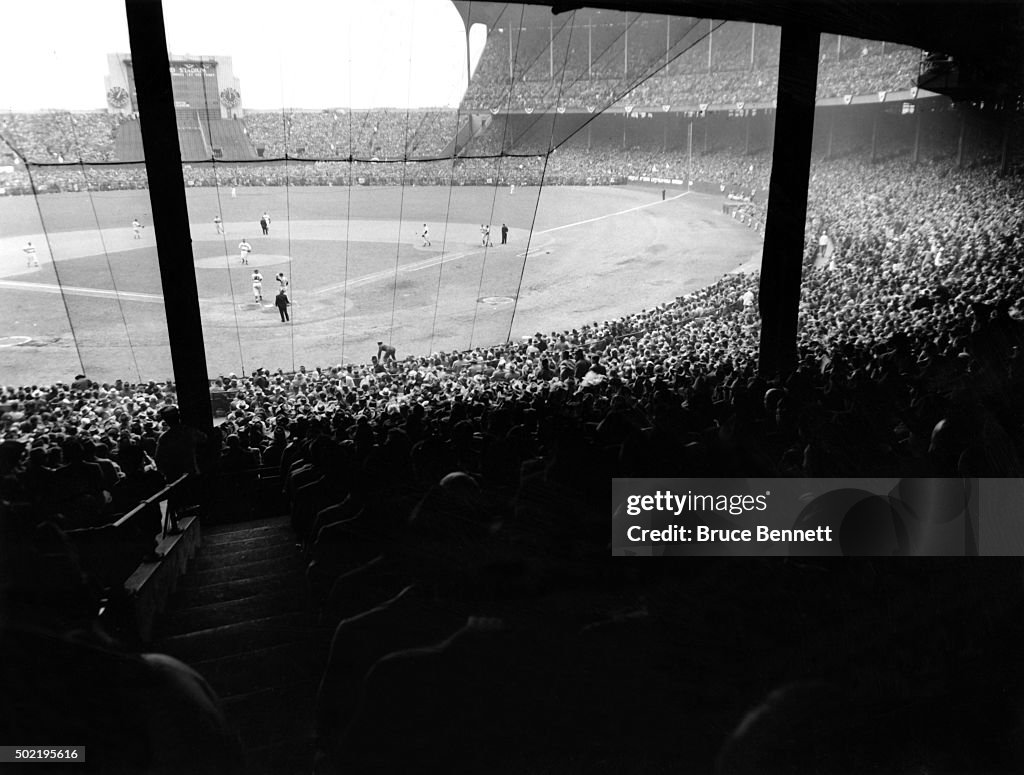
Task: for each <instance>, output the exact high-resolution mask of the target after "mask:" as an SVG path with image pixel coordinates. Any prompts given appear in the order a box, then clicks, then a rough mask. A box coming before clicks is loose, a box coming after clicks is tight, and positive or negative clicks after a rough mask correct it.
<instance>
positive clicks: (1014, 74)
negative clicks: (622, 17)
mask: <svg viewBox="0 0 1024 775" xmlns="http://www.w3.org/2000/svg"><path fill="white" fill-rule="evenodd" d="M453 2H454V4H455V7H456V8H457V9H458V11H459V13H460V14H461V15H462V18H463V20H464V21H465V22H466V23H467V27H468V26H469V25H470V24H474V23H477V22H482V23H484V24H488V25H490V23H491V22H493V21H495V20H497V19H498V18H499V16H500V15H501V14H502V12H503V11H506V12H507V9H508V4H507V3H486V2H485V3H480V2H466V1H465V0H453ZM524 4H525V5H530V6H534V7H536V16H534V14H532V13H530V14H528V16H527V19H528V21H529V22H530V23H539V22H541V21H543V22H544V23H546V22H547V20H548V19H549V18H550V12H551V11H550V10H549V9H554V11H555V12H556V13H562V12H566V11H571V10H576V9H579V8H584V7H586V8H597V9H617V10H628V11H635V12H646V13H656V14H672V15H676V16H688V17H697V18H710V19H729V20H735V21H748V22H757V23H761V24H773V25H778V26H782V25H783V24H785V23H787V22H788V23H793V22H804V23H806V24H808V25H809V26H811V27H812V28H815V29H818V30H821V31H822V32H829V33H835V34H839V35H849V36H851V37H855V38H866V39H869V40H886V41H891V42H893V43H903V44H906V45H911V46H915V47H917V48H921V49H924V50H925V51H937V52H942V53H944V54H950V55H953V56H956V57H957V58H959V59H961V60H962V61H964V62H970V63H972V64H974V65H975V66H977V67H980V68H982V69H984V70H985V71H986V72H987V75H988V77H991V78H995V79H997V80H1000V81H1004V82H1012V83H1015V84H1018V85H1021V84H1024V57H1022V56H1021V51H1022V47H1024V46H1022V43H1024V3H1021V2H1020V0H952V1H951V2H935V1H934V0H771V1H770V2H766V0H639V1H638V0H587V1H586V2H582V1H581V0H560V1H559V2H545V1H544V0H525V3H524Z"/></svg>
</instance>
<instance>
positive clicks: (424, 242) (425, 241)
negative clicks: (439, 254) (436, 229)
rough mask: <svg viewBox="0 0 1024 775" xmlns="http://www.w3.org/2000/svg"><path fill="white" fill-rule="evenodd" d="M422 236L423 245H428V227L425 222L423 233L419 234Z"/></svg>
mask: <svg viewBox="0 0 1024 775" xmlns="http://www.w3.org/2000/svg"><path fill="white" fill-rule="evenodd" d="M420 236H421V237H423V247H428V246H429V245H430V229H428V228H427V224H423V233H422V234H420Z"/></svg>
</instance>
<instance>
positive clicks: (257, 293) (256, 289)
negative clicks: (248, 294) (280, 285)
mask: <svg viewBox="0 0 1024 775" xmlns="http://www.w3.org/2000/svg"><path fill="white" fill-rule="evenodd" d="M252 300H253V301H263V275H261V274H260V270H259V269H257V270H256V271H255V272H253V273H252Z"/></svg>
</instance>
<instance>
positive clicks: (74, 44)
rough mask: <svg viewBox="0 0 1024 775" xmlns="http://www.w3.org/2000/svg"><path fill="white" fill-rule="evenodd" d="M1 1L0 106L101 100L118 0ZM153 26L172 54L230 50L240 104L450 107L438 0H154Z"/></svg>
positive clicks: (475, 37)
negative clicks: (157, 24) (159, 25)
mask: <svg viewBox="0 0 1024 775" xmlns="http://www.w3.org/2000/svg"><path fill="white" fill-rule="evenodd" d="M7 6H8V7H6V8H5V9H4V14H3V16H4V26H5V28H7V29H8V30H11V31H16V33H15V34H11V35H8V36H6V37H5V40H4V44H3V45H2V46H0V72H2V73H4V77H3V78H2V79H0V111H8V110H14V111H29V110H45V109H51V108H60V109H64V110H90V109H96V108H103V107H105V106H106V99H105V96H104V94H105V93H104V86H103V77H104V75H106V74H107V59H106V56H107V54H111V53H127V52H129V50H130V46H129V44H128V26H127V23H126V21H125V10H124V0H34V2H20V1H17V2H10V3H7ZM164 24H165V27H166V30H167V44H168V48H169V49H170V50H171V52H172V53H173V54H175V55H182V54H194V55H197V56H198V55H206V56H212V55H220V56H230V57H231V58H232V64H233V68H234V74H235V76H236V77H237V78H238V79H239V80H240V86H241V88H240V91H241V93H242V104H243V107H245V108H247V109H259V108H266V109H279V108H282V107H289V108H325V107H354V108H371V107H396V108H405V107H441V106H446V105H452V106H454V105H457V104H458V102H459V99H460V98H461V96H462V94H463V92H464V91H465V88H466V37H465V31H464V28H463V25H462V20H461V19H460V18H459V15H458V12H457V11H456V10H455V7H454V6H453V5H452V4H451V3H450V2H449V0H373V1H372V2H368V1H367V0H244V1H240V0H164ZM483 38H484V35H483V30H482V29H480V28H477V29H475V30H474V31H473V32H472V34H471V40H472V44H471V46H470V48H471V63H472V64H473V65H474V66H475V63H476V61H477V59H479V55H480V51H481V50H482V47H483ZM12 74H17V77H15V76H14V75H12Z"/></svg>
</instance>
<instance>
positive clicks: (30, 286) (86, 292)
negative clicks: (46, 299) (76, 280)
mask: <svg viewBox="0 0 1024 775" xmlns="http://www.w3.org/2000/svg"><path fill="white" fill-rule="evenodd" d="M0 288H12V289H14V290H18V291H37V292H42V293H57V294H60V293H70V294H72V295H75V296H93V297H97V298H101V299H116V298H122V299H127V300H128V301H148V302H155V303H158V304H163V302H164V297H163V296H160V295H158V294H155V293H137V292H135V291H107V290H103V289H101V288H81V287H79V286H75V285H64V286H60V285H52V284H50V283H26V282H22V281H19V280H0Z"/></svg>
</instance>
